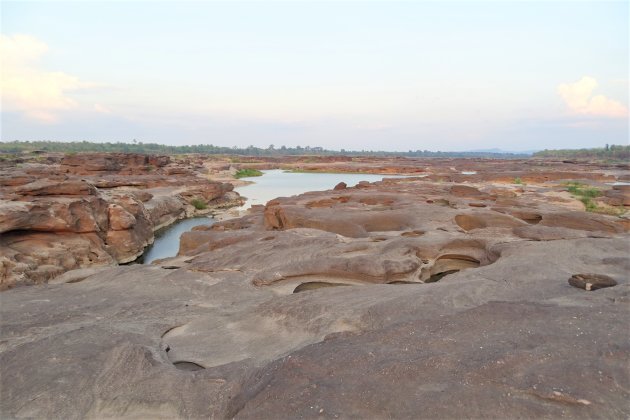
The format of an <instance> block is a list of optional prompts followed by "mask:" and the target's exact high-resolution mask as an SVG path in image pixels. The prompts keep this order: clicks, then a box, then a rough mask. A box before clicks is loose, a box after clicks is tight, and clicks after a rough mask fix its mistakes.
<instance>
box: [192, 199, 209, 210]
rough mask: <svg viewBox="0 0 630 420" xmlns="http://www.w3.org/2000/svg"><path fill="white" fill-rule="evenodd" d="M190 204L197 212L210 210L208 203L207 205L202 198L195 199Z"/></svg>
mask: <svg viewBox="0 0 630 420" xmlns="http://www.w3.org/2000/svg"><path fill="white" fill-rule="evenodd" d="M190 204H192V206H193V207H194V208H196V209H197V210H205V209H207V208H208V203H206V202H205V201H204V200H202V199H201V198H193V199H192V200H190Z"/></svg>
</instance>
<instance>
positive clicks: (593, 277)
mask: <svg viewBox="0 0 630 420" xmlns="http://www.w3.org/2000/svg"><path fill="white" fill-rule="evenodd" d="M569 284H570V285H571V286H573V287H577V288H578V289H584V290H587V291H592V290H597V289H603V288H605V287H613V286H616V285H617V282H616V281H615V279H613V278H612V277H609V276H607V275H605V274H574V275H572V276H571V278H570V279H569Z"/></svg>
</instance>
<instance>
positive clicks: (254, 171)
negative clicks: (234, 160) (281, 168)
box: [234, 169, 263, 179]
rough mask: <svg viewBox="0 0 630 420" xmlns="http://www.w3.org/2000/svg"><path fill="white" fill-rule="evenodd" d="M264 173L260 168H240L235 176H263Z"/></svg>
mask: <svg viewBox="0 0 630 420" xmlns="http://www.w3.org/2000/svg"><path fill="white" fill-rule="evenodd" d="M262 174H263V173H262V172H260V171H259V170H258V169H239V170H238V171H236V174H234V178H237V179H238V178H249V177H252V176H262Z"/></svg>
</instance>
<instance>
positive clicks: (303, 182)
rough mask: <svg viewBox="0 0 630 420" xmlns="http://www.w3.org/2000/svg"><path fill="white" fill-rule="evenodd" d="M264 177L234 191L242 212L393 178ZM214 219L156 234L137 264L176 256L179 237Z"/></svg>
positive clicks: (280, 172) (178, 224) (175, 225)
mask: <svg viewBox="0 0 630 420" xmlns="http://www.w3.org/2000/svg"><path fill="white" fill-rule="evenodd" d="M263 173H264V175H263V176H259V177H252V178H243V179H244V180H246V181H252V182H254V183H253V184H249V185H245V186H243V187H239V188H236V189H235V191H236V192H238V193H239V194H240V195H242V196H243V197H245V198H247V201H246V202H245V205H243V207H242V209H243V210H245V209H247V208H249V207H251V206H252V205H255V204H266V203H267V202H268V201H269V200H273V199H274V198H276V197H290V196H293V195H298V194H302V193H305V192H307V191H325V190H330V189H332V188H334V186H335V185H337V184H338V183H340V182H345V183H346V184H348V186H349V187H350V186H353V185H356V184H358V183H359V182H360V181H369V182H375V181H380V180H382V179H383V178H392V177H395V176H393V175H372V174H322V173H291V172H285V171H283V170H268V171H263ZM213 223H214V219H213V218H211V217H196V218H193V219H185V220H181V221H179V222H175V223H173V224H172V225H170V226H167V227H165V228H164V229H161V230H160V231H158V232H156V235H155V242H153V244H152V245H150V246H149V247H147V249H146V251H145V253H144V254H143V255H142V257H140V258H139V259H138V260H136V262H137V263H141V264H151V262H153V261H155V260H158V259H161V258H169V257H174V256H176V255H177V252H178V251H179V238H180V236H181V235H182V233H184V232H187V231H189V230H191V229H192V228H193V227H195V226H199V225H211V224H213Z"/></svg>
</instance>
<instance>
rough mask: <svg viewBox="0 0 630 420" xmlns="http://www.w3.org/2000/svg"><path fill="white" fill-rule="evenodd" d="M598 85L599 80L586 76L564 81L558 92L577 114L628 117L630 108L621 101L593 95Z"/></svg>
mask: <svg viewBox="0 0 630 420" xmlns="http://www.w3.org/2000/svg"><path fill="white" fill-rule="evenodd" d="M597 86H598V83H597V80H595V79H594V78H592V77H589V76H584V77H582V78H581V79H580V80H579V81H577V82H575V83H563V84H561V85H560V86H558V94H559V95H560V96H561V97H562V99H563V100H564V102H565V104H566V105H567V107H568V108H569V110H570V111H571V112H573V113H575V114H582V115H597V116H602V117H627V116H628V108H626V107H625V106H624V105H623V104H622V103H621V102H618V101H615V100H613V99H608V98H607V97H605V96H604V95H595V96H593V91H594V90H595V89H596V88H597Z"/></svg>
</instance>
